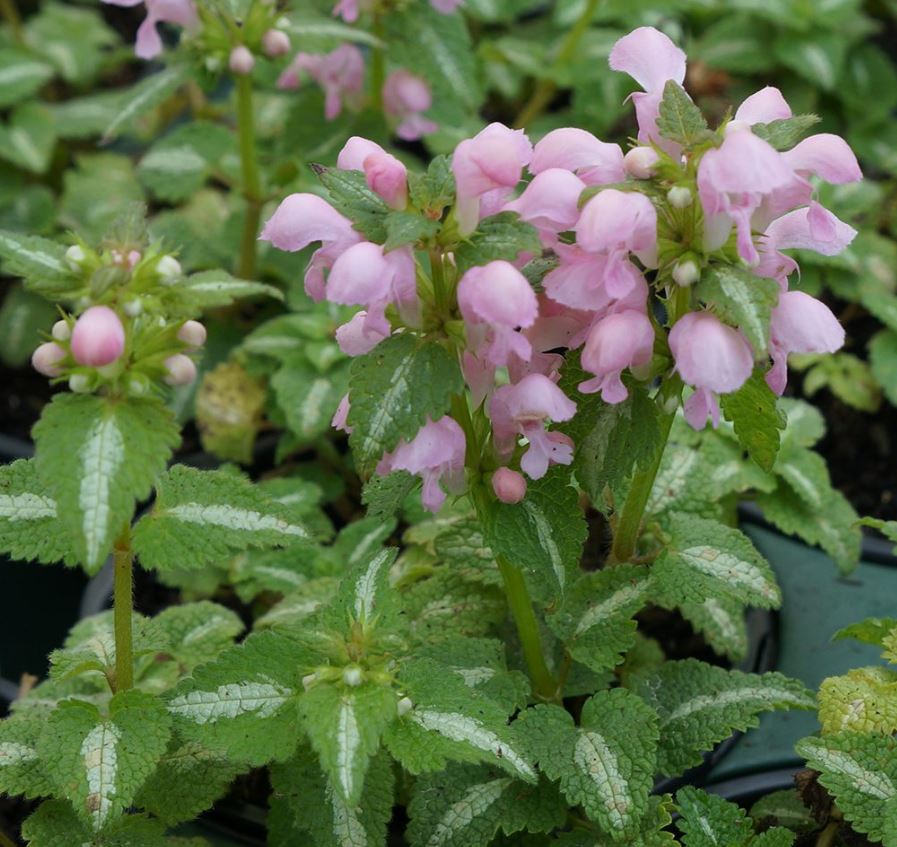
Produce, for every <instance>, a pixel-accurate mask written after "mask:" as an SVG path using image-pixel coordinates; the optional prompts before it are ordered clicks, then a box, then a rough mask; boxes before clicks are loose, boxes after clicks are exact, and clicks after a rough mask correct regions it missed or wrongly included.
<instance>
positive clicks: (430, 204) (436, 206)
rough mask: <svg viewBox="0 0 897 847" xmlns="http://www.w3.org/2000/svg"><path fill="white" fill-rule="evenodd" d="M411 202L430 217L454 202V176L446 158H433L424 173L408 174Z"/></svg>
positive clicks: (440, 212) (449, 162)
mask: <svg viewBox="0 0 897 847" xmlns="http://www.w3.org/2000/svg"><path fill="white" fill-rule="evenodd" d="M408 194H409V195H410V197H411V202H412V203H414V205H415V206H417V207H418V208H419V209H420V210H421V211H422V212H425V213H427V214H428V216H430V217H434V216H439V215H441V214H442V210H443V209H444V208H445V207H446V206H449V205H451V204H452V203H453V202H454V201H455V175H454V174H453V173H452V167H451V161H450V160H449V157H448V156H434V157H433V159H431V160H430V164H429V165H428V167H427V172H426V173H414V172H412V173H409V174H408Z"/></svg>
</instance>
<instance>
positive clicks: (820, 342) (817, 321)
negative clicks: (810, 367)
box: [766, 291, 844, 394]
mask: <svg viewBox="0 0 897 847" xmlns="http://www.w3.org/2000/svg"><path fill="white" fill-rule="evenodd" d="M769 332H770V341H769V354H770V356H771V357H772V367H771V368H770V369H769V371H768V372H767V374H766V382H767V384H768V385H769V387H770V388H771V389H772V390H773V391H775V393H776V394H781V393H782V392H783V391H784V390H785V385H786V384H787V382H788V354H789V353H834V352H835V351H836V350H839V349H841V347H842V346H843V345H844V329H843V327H842V326H841V324H839V323H838V319H837V318H836V317H835V316H834V315H833V314H832V311H831V309H829V307H828V306H826V305H825V303H822V302H820V301H819V300H817V299H816V298H815V297H811V296H810V295H809V294H805V293H804V292H803V291H785V292H782V294H780V295H779V302H778V305H777V306H776V307H775V308H774V309H773V310H772V317H771V320H770V324H769Z"/></svg>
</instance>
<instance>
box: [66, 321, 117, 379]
mask: <svg viewBox="0 0 897 847" xmlns="http://www.w3.org/2000/svg"><path fill="white" fill-rule="evenodd" d="M124 350H125V328H124V327H123V326H122V322H121V318H119V316H118V315H117V314H116V313H115V312H113V311H112V309H110V308H109V307H108V306H91V307H90V308H89V309H88V310H87V311H86V312H84V313H83V314H82V315H81V317H79V318H78V320H77V321H76V322H75V327H74V329H73V330H72V356H74V358H75V361H76V362H77V363H78V364H79V365H89V366H90V367H93V368H101V367H103V366H104V365H111V364H112V363H113V362H114V361H115V360H116V359H118V357H119V356H121V354H122V353H123V352H124Z"/></svg>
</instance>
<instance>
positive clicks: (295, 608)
mask: <svg viewBox="0 0 897 847" xmlns="http://www.w3.org/2000/svg"><path fill="white" fill-rule="evenodd" d="M337 584H338V583H337V581H336V580H335V579H333V578H330V577H322V578H320V579H311V580H309V581H308V582H304V583H303V584H302V585H301V586H300V587H299V588H297V589H296V590H295V591H291V592H290V593H289V594H286V595H285V596H284V598H283V599H282V600H281V601H280V602H279V603H275V604H274V606H272V607H271V609H269V610H268V611H267V612H266V613H265V614H264V615H262V616H261V617H260V618H258V619H257V620H256V622H255V629H257V630H263V629H268V628H270V629H273V630H275V631H277V632H282V633H286V634H290V633H295V634H296V635H298V636H299V637H301V635H302V633H303V632H304V631H305V627H306V626H307V621H308V619H309V618H310V617H311V616H312V615H313V614H314V613H315V612H317V611H318V609H320V608H321V606H323V605H325V604H327V603H328V602H329V601H330V600H332V599H333V597H334V596H335V594H336V588H337Z"/></svg>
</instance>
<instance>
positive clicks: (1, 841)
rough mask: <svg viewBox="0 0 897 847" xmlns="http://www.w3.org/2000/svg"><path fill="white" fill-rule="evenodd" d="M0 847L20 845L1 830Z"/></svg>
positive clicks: (16, 846)
mask: <svg viewBox="0 0 897 847" xmlns="http://www.w3.org/2000/svg"><path fill="white" fill-rule="evenodd" d="M0 847H18V845H17V844H16V842H15V841H13V840H12V839H11V838H10V837H9V836H8V835H7V834H6V833H5V832H3V830H0Z"/></svg>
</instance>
